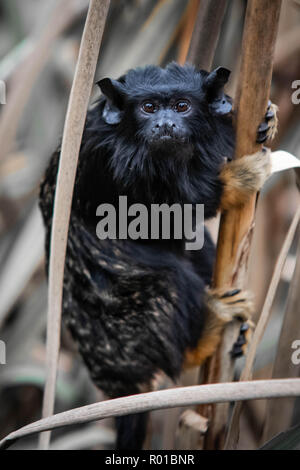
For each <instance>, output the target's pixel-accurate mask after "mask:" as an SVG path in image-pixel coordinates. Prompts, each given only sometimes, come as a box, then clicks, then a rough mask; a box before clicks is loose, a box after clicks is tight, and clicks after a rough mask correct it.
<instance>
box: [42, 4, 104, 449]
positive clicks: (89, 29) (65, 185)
mask: <svg viewBox="0 0 300 470" xmlns="http://www.w3.org/2000/svg"><path fill="white" fill-rule="evenodd" d="M109 3H110V1H109V0H91V1H90V6H89V10H88V14H87V19H86V23H85V27H84V31H83V36H82V40H81V45H80V51H79V57H78V62H77V66H76V71H75V76H74V81H73V85H72V90H71V94H70V99H69V105H68V110H67V115H66V121H65V127H64V133H63V140H62V148H61V156H60V163H59V169H58V178H57V185H56V192H55V202H54V214H53V223H52V233H51V250H50V252H51V256H50V264H49V290H48V317H47V360H46V366H47V376H46V385H45V394H44V402H43V417H47V416H50V415H51V414H52V413H53V409H54V400H55V386H56V375H57V362H58V354H59V346H60V330H61V309H62V294H63V275H64V265H65V255H66V245H67V236H68V228H69V218H70V211H71V202H72V195H73V186H74V180H75V174H76V168H77V160H78V154H79V149H80V144H81V138H82V133H83V128H84V123H85V118H86V112H87V108H88V103H89V98H90V94H91V90H92V86H93V80H94V75H95V70H96V65H97V59H98V54H99V49H100V44H101V39H102V34H103V30H104V26H105V21H106V16H107V12H108V8H109ZM49 440H50V433H45V434H43V435H42V436H41V440H40V447H41V448H42V449H46V448H47V447H48V445H49Z"/></svg>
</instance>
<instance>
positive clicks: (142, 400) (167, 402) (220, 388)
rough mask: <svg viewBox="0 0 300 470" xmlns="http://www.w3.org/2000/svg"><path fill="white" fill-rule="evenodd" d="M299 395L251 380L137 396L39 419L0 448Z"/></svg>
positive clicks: (295, 384)
mask: <svg viewBox="0 0 300 470" xmlns="http://www.w3.org/2000/svg"><path fill="white" fill-rule="evenodd" d="M299 395H300V379H283V380H253V381H251V382H235V383H223V384H211V385H194V386H191V387H180V388H172V389H168V390H159V391H156V392H149V393H140V394H138V395H131V396H128V397H122V398H116V399H113V400H106V401H103V402H100V403H99V402H98V403H93V404H91V405H86V406H82V407H80V408H75V409H73V410H68V411H65V412H63V413H59V414H57V415H54V416H51V417H49V418H45V419H41V420H39V421H36V422H34V423H31V424H29V425H27V426H24V427H23V428H20V429H19V430H18V431H14V432H12V433H11V434H9V435H8V436H6V437H5V438H4V439H3V440H2V441H0V448H2V449H4V448H8V447H9V446H10V445H12V444H13V442H15V441H16V440H17V439H19V438H21V437H25V436H30V435H32V434H36V433H39V432H43V431H47V430H50V429H56V428H59V427H62V426H70V425H72V424H79V423H87V422H91V421H96V420H100V419H104V418H111V417H114V416H124V415H128V414H132V413H141V412H144V411H151V410H161V409H166V408H175V407H181V406H192V405H196V404H198V405H199V404H201V403H217V402H229V401H232V400H235V401H238V400H259V399H263V398H282V397H287V396H288V397H297V396H299Z"/></svg>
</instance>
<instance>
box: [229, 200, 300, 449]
mask: <svg viewBox="0 0 300 470" xmlns="http://www.w3.org/2000/svg"><path fill="white" fill-rule="evenodd" d="M299 220H300V207H299V208H298V210H297V212H296V214H295V215H294V218H293V221H292V223H291V226H290V228H289V231H288V233H287V235H286V238H285V240H284V243H283V245H282V248H281V251H280V254H279V256H278V259H277V262H276V265H275V269H274V272H273V276H272V279H271V283H270V286H269V289H268V293H267V296H266V299H265V303H264V306H263V309H262V312H261V315H260V317H259V320H258V323H257V327H256V329H255V332H254V335H253V338H252V341H251V344H250V348H249V352H248V354H247V357H246V363H245V367H244V369H243V372H242V374H241V377H240V380H241V381H246V380H251V378H252V370H253V365H254V360H255V355H256V350H257V347H258V345H259V343H260V341H261V340H262V337H263V335H264V332H265V329H266V327H267V323H268V320H269V318H270V315H271V307H272V304H273V301H274V297H275V294H276V290H277V287H278V284H279V281H280V277H281V272H282V269H283V266H284V263H285V260H286V257H287V255H288V252H289V249H290V247H291V244H292V242H293V238H294V235H295V232H296V229H297V226H298V224H299ZM279 351H280V354H282V350H281V349H279ZM241 409H242V404H241V403H237V404H236V405H235V407H234V410H233V414H232V418H231V423H230V427H229V431H228V435H227V442H226V448H227V449H228V448H229V449H231V448H234V447H236V444H237V441H238V438H239V418H240V413H241Z"/></svg>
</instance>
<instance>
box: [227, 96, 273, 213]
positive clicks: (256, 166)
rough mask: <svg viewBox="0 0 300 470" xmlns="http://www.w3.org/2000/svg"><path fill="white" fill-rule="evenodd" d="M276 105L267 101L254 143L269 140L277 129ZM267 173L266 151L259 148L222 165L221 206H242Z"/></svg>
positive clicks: (267, 158) (260, 185)
mask: <svg viewBox="0 0 300 470" xmlns="http://www.w3.org/2000/svg"><path fill="white" fill-rule="evenodd" d="M277 109H278V107H277V106H276V105H275V104H273V103H271V102H270V101H269V104H268V108H267V112H266V114H265V119H264V122H263V123H262V124H260V126H259V128H258V131H257V142H258V143H263V142H265V141H266V140H270V139H273V138H274V136H275V134H276V132H277V123H278V119H277ZM270 172H271V163H270V150H269V149H267V148H265V147H263V149H262V150H260V151H259V152H256V153H255V154H253V155H247V156H245V157H243V158H240V159H238V160H233V161H231V162H229V163H227V164H225V165H224V167H223V168H222V170H221V174H220V179H221V181H222V183H223V193H222V198H221V209H222V210H229V209H232V208H234V207H242V206H243V205H244V204H246V203H247V201H248V200H249V199H250V198H251V196H252V195H253V194H254V193H256V192H257V191H259V190H260V189H261V188H262V186H263V184H264V182H265V181H266V179H267V178H268V177H269V175H270Z"/></svg>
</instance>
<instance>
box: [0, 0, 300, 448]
mask: <svg viewBox="0 0 300 470" xmlns="http://www.w3.org/2000/svg"><path fill="white" fill-rule="evenodd" d="M87 6H88V1H87V0H60V1H58V0H1V2H0V80H1V81H3V82H4V84H5V87H6V89H5V90H4V89H2V91H3V90H4V91H5V92H6V93H5V96H4V95H3V93H2V95H3V96H2V99H1V105H0V340H1V341H4V342H5V345H6V361H5V362H6V364H0V438H1V437H3V436H5V435H7V434H8V433H9V432H10V431H13V430H15V429H17V428H19V427H21V426H23V425H25V424H27V423H30V422H32V421H34V420H37V419H39V418H40V416H41V404H42V393H43V386H44V380H45V334H46V307H47V285H46V278H45V270H44V255H43V251H44V231H43V227H42V222H41V217H40V214H39V211H38V208H37V195H38V188H39V182H40V180H41V177H42V175H43V172H44V170H45V168H46V165H47V162H48V160H49V158H50V155H51V153H52V152H53V151H54V150H55V148H56V146H57V145H58V143H59V141H60V137H61V135H62V131H63V123H64V117H65V112H66V107H67V102H68V97H69V92H70V88H71V84H72V79H73V75H74V70H75V65H76V60H77V56H78V51H79V45H80V38H81V34H82V30H83V26H84V21H85V16H86V12H87ZM199 6H201V0H126V1H125V0H112V1H111V7H110V10H109V16H108V20H107V24H106V28H105V32H104V37H103V42H102V47H101V52H100V57H99V63H98V68H97V72H96V77H95V81H96V80H99V79H100V78H102V77H104V76H110V77H113V78H117V77H118V76H119V75H121V74H123V73H124V72H125V71H126V70H127V69H129V68H131V67H135V66H137V65H144V64H150V63H152V64H160V65H165V64H166V63H168V62H169V61H171V60H176V61H178V62H180V63H184V62H185V59H186V55H187V52H188V48H189V43H190V39H191V34H192V31H193V27H194V23H195V19H196V16H197V11H198V8H199ZM246 6H247V1H246V0H230V1H228V6H227V9H226V13H225V17H224V21H223V24H222V29H221V34H220V39H219V42H218V46H217V51H216V55H215V60H214V65H216V66H219V65H222V66H225V67H227V68H229V69H231V70H232V77H231V80H230V83H229V85H228V88H227V92H228V94H230V95H231V96H233V97H234V93H235V88H236V82H237V77H238V70H239V62H240V51H241V39H242V32H243V22H244V16H245V9H246ZM257 52H258V54H259V51H257ZM295 80H300V5H299V3H298V2H296V1H293V0H284V1H283V6H282V13H281V19H280V28H279V35H278V40H277V46H276V52H275V61H274V75H273V83H272V95H271V99H272V101H273V102H275V103H276V104H278V105H279V124H280V125H279V132H278V135H277V138H276V140H275V142H274V145H273V147H274V149H275V148H277V149H278V148H280V149H282V150H287V151H289V152H291V153H293V154H294V155H296V156H297V157H298V158H300V132H299V123H300V105H296V104H293V102H292V99H291V97H292V93H293V92H295V89H293V88H292V84H293V82H294V81H295ZM299 83H300V82H299ZM298 87H299V85H298ZM98 96H99V91H98V89H97V87H96V86H95V87H94V89H93V96H92V99H91V102H93V100H95V99H96V98H97V97H98ZM299 98H300V96H299ZM298 204H299V193H298V190H297V186H296V179H295V173H294V171H293V170H288V171H285V172H281V173H276V174H275V175H273V176H272V177H271V178H270V179H269V181H268V182H267V184H266V185H265V187H264V190H263V193H262V197H261V198H260V202H259V206H258V212H257V223H256V232H255V240H254V244H253V248H252V255H251V261H250V267H249V287H250V288H251V289H252V290H253V291H254V292H255V295H256V301H257V313H259V312H260V310H261V307H262V304H263V301H264V298H265V295H266V291H267V288H268V286H269V282H270V278H271V275H272V271H273V269H274V266H275V263H276V259H277V257H278V253H279V250H280V248H281V245H282V243H283V240H284V238H285V235H286V233H287V230H288V227H289V224H290V223H291V220H292V217H293V215H294V213H295V210H296V207H297V205H298ZM211 227H212V231H213V232H214V234H215V233H216V230H215V227H216V224H211ZM298 235H299V234H298ZM298 239H299V236H296V237H295V240H294V242H293V245H292V247H291V250H290V253H289V255H288V258H287V261H286V263H285V267H284V270H283V272H282V276H281V281H280V285H279V289H278V291H277V294H276V299H275V302H274V305H273V309H272V317H271V320H270V322H269V325H268V328H267V331H266V333H265V336H264V339H263V341H262V343H261V345H260V347H259V350H258V354H257V359H256V363H255V378H271V377H272V376H276V374H277V375H278V374H279V373H280V371H284V372H285V373H284V375H282V376H283V377H287V376H294V377H295V376H300V367H299V365H298V366H296V365H292V366H291V354H292V349H291V343H292V341H293V340H295V339H299V340H300V324H299V323H300V322H297V321H294V320H295V318H296V316H297V314H298V315H299V314H300V295H299V298H298V301H296V302H294V306H293V311H292V312H289V315H290V317H289V318H292V319H294V320H289V321H288V322H287V323H288V324H287V325H285V326H284V335H285V336H284V339H283V329H282V325H283V319H284V315H285V312H286V315H287V314H288V312H287V309H286V306H287V298H288V289H289V286H290V282H291V279H292V276H293V273H294V270H295V265H296V258H297V256H296V253H297V241H298ZM298 253H299V248H298ZM295 276H296V272H295ZM298 279H299V282H300V278H299V269H298ZM289 309H290V310H291V308H290V307H289ZM285 318H286V321H287V317H285ZM2 362H4V361H2ZM241 366H242V360H240V361H239V362H238V364H237V373H238V371H239V369H240V368H241ZM278 371H279V372H278ZM195 377H196V375H195V374H194V375H193V374H189V375H186V376H184V377H183V378H182V383H184V384H186V385H187V384H191V383H195ZM193 381H194V382H193ZM166 385H168V386H171V384H170V383H169V384H166ZM102 399H103V397H102V395H101V393H100V392H99V391H98V390H97V389H96V388H95V387H94V386H93V385H92V383H91V381H90V380H89V377H88V375H87V372H86V370H85V368H84V367H83V364H82V363H81V360H80V358H79V356H78V355H77V353H76V349H75V347H74V345H73V343H72V340H71V338H70V336H69V334H68V332H67V331H66V330H65V329H63V332H62V347H61V356H60V363H59V375H58V384H57V396H56V408H55V411H56V412H60V411H63V410H67V409H70V408H74V407H77V406H81V405H85V404H88V403H92V402H95V401H99V400H102ZM278 403H279V402H278ZM271 410H272V408H270V406H269V407H268V406H267V405H266V402H265V401H264V400H261V401H259V402H255V401H253V402H249V403H246V405H245V406H244V411H243V415H242V433H241V439H240V444H239V446H240V448H244V449H245V448H247V449H254V448H257V447H259V446H260V445H261V444H262V442H264V441H265V440H267V439H268V438H270V437H271V436H272V435H273V434H275V433H276V432H279V431H280V430H284V429H285V428H286V427H287V424H289V425H290V424H297V423H300V402H299V403H297V402H296V403H295V402H294V401H292V400H286V399H285V400H281V401H280V406H279V407H278V410H277V413H276V416H275V417H274V413H273V412H272V411H271ZM179 414H180V410H169V411H164V412H162V411H160V412H154V413H153V414H152V415H153V419H152V443H151V447H152V448H153V449H174V448H176V446H178V443H177V441H176V432H174V429H175V428H176V423H177V420H178V416H179ZM286 416H289V423H287V418H286ZM113 442H114V429H113V426H112V422H111V421H110V420H106V421H102V422H100V423H90V424H87V425H84V426H76V427H73V426H72V427H66V428H63V429H60V430H56V431H55V432H53V437H52V444H51V448H53V449H111V448H113ZM36 446H37V437H30V438H27V439H22V440H21V441H19V442H18V443H17V444H15V445H14V446H13V448H22V449H32V448H36Z"/></svg>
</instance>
